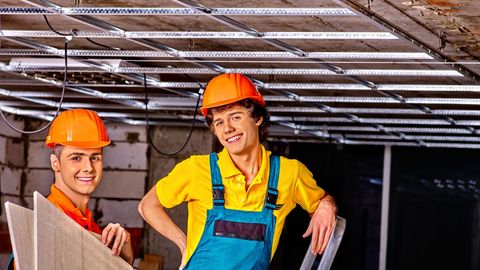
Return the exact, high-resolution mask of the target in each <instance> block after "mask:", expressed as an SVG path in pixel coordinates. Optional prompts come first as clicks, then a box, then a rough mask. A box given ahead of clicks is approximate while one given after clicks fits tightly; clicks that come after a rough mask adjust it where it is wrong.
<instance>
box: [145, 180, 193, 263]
mask: <svg viewBox="0 0 480 270" xmlns="http://www.w3.org/2000/svg"><path fill="white" fill-rule="evenodd" d="M138 209H139V212H140V215H141V216H142V217H143V219H144V220H145V221H146V222H147V223H148V224H149V225H150V226H152V228H154V229H155V230H156V231H157V232H158V233H160V234H161V235H163V236H165V237H166V238H167V239H169V240H170V241H172V242H174V243H175V244H176V245H177V246H178V248H179V249H180V251H181V252H182V254H183V253H184V251H185V247H186V242H187V239H186V236H185V233H184V232H183V231H182V230H181V229H180V228H179V227H178V226H177V225H176V224H175V223H174V222H173V220H172V219H171V218H170V216H169V215H168V213H167V212H166V211H165V208H164V207H163V206H162V205H161V204H160V202H159V201H158V199H157V197H156V194H155V188H153V189H152V190H150V191H149V192H148V193H147V194H146V195H145V197H144V198H143V199H142V201H141V202H140V205H139V207H138Z"/></svg>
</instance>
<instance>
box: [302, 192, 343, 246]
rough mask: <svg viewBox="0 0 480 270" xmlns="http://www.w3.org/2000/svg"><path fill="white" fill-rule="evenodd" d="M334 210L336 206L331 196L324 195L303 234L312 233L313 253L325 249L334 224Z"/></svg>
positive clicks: (335, 210)
mask: <svg viewBox="0 0 480 270" xmlns="http://www.w3.org/2000/svg"><path fill="white" fill-rule="evenodd" d="M336 212H337V207H336V205H335V201H334V200H333V198H332V196H330V195H326V196H325V197H323V198H322V200H320V202H319V203H318V206H317V209H316V210H315V213H313V216H312V218H311V220H310V224H309V225H308V228H307V231H305V233H304V234H303V237H304V238H306V237H308V236H310V235H312V242H311V248H312V253H313V254H315V255H317V254H322V253H323V252H324V251H325V248H326V247H327V244H328V240H329V239H330V235H331V234H332V230H333V228H334V226H335V218H336Z"/></svg>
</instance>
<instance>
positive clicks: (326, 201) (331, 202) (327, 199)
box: [317, 194, 337, 213]
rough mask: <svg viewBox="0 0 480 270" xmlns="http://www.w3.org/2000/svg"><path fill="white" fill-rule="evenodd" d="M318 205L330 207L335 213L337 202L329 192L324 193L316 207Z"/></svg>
mask: <svg viewBox="0 0 480 270" xmlns="http://www.w3.org/2000/svg"><path fill="white" fill-rule="evenodd" d="M319 207H330V208H331V209H333V211H334V212H335V213H337V204H336V203H335V199H334V198H333V197H332V196H330V195H329V194H327V195H325V196H324V197H323V198H322V199H320V202H319V203H318V206H317V209H318V208H319Z"/></svg>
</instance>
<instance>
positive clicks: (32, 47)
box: [0, 0, 480, 148]
mask: <svg viewBox="0 0 480 270" xmlns="http://www.w3.org/2000/svg"><path fill="white" fill-rule="evenodd" d="M478 10H480V3H477V1H460V0H416V1H404V0H388V1H387V0H375V1H371V0H368V1H353V0H352V1H351V0H330V1H288V0H281V1H216V0H212V1H197V2H193V1H188V0H173V1H132V0H130V1H80V0H77V1H72V0H70V1H53V2H50V1H24V0H22V1H14V0H2V1H1V6H0V23H1V24H0V42H1V43H0V109H1V110H2V111H3V112H8V113H13V114H19V115H26V116H30V117H35V118H41V119H46V120H49V119H51V118H52V117H53V116H54V115H55V111H56V109H57V108H58V106H59V105H60V102H61V96H62V94H61V93H62V83H63V76H64V68H65V67H64V64H65V63H64V59H63V55H64V50H65V42H66V41H68V42H67V55H68V56H69V57H68V65H67V66H68V71H67V81H68V83H67V87H66V91H65V95H64V99H63V100H62V109H67V108H77V107H82V108H89V109H93V110H96V111H98V112H99V114H100V115H101V116H102V117H104V118H105V119H107V120H111V121H117V122H126V123H129V124H134V125H144V124H145V122H146V121H145V119H146V117H145V116H146V114H145V103H146V99H145V88H144V86H143V85H144V79H145V80H146V81H147V91H148V116H149V123H150V124H152V125H164V126H189V125H191V123H192V119H193V117H194V112H195V107H196V103H197V101H198V97H199V93H200V91H199V89H200V86H202V87H203V86H204V85H205V83H206V82H208V80H210V79H211V78H212V77H213V76H215V74H218V73H224V72H239V73H244V74H246V75H247V76H249V77H250V78H251V79H252V80H253V81H254V82H255V83H256V84H257V87H258V88H259V90H260V91H261V92H262V94H263V95H264V96H265V98H266V100H267V104H268V108H269V111H270V113H271V132H270V134H271V139H273V140H284V141H309V142H322V143H323V142H333V143H344V144H372V145H378V144H380V145H383V144H392V145H405V146H422V147H458V148H480V144H479V142H480V136H479V131H480V120H479V116H480V109H479V104H480V96H479V95H478V93H479V92H480V84H479V78H480V77H479V76H480V67H479V61H478V60H479V54H480V50H479V49H480V48H479V44H480V42H479V39H480V38H479V37H480V35H479V31H480V19H479V18H480V16H479V15H480V14H479V13H480V11H478ZM44 15H45V16H46V17H47V18H48V22H49V23H50V25H51V27H52V28H53V30H55V31H57V32H58V33H55V32H54V31H52V29H51V28H49V26H48V25H47V22H46V20H45V19H44ZM60 34H65V35H67V36H62V35H60ZM196 119H197V120H198V121H203V119H202V117H200V116H198V115H196Z"/></svg>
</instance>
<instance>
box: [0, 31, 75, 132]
mask: <svg viewBox="0 0 480 270" xmlns="http://www.w3.org/2000/svg"><path fill="white" fill-rule="evenodd" d="M49 26H50V24H49ZM52 30H53V29H52ZM69 41H70V39H65V46H64V53H65V54H64V55H65V56H64V59H65V69H64V75H63V86H62V95H61V97H60V101H59V103H58V108H57V111H56V112H55V115H54V116H53V118H52V120H50V122H48V124H47V125H45V126H44V127H42V128H40V129H37V130H33V131H26V130H21V129H18V128H16V127H15V126H13V125H12V124H11V123H10V122H8V120H7V118H6V117H5V115H3V112H2V110H0V116H1V117H2V118H3V120H4V121H5V123H6V124H7V126H9V127H10V128H11V129H13V130H15V131H17V132H20V133H22V134H35V133H39V132H42V131H44V130H45V129H47V128H48V127H49V126H50V125H51V124H52V122H53V120H54V119H55V117H57V115H58V113H59V112H60V109H61V108H62V103H63V97H64V96H65V87H66V85H67V71H68V61H67V52H68V42H69Z"/></svg>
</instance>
